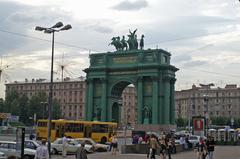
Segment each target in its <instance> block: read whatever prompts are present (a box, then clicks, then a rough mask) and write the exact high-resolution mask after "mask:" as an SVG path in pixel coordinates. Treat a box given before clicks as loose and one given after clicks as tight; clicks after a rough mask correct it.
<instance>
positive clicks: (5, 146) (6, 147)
mask: <svg viewBox="0 0 240 159" xmlns="http://www.w3.org/2000/svg"><path fill="white" fill-rule="evenodd" d="M16 147H17V143H16V142H14V141H0V152H3V153H4V154H5V155H6V156H16V157H17V158H21V154H20V151H17V150H16ZM35 152H36V150H33V149H29V148H24V159H33V158H34V156H35Z"/></svg>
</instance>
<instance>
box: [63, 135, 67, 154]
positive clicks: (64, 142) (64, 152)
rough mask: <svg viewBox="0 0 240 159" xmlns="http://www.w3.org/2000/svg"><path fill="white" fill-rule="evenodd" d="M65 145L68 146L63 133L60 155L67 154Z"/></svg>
mask: <svg viewBox="0 0 240 159" xmlns="http://www.w3.org/2000/svg"><path fill="white" fill-rule="evenodd" d="M67 147H68V139H67V137H66V136H65V135H64V136H63V138H62V156H63V157H66V156H67Z"/></svg>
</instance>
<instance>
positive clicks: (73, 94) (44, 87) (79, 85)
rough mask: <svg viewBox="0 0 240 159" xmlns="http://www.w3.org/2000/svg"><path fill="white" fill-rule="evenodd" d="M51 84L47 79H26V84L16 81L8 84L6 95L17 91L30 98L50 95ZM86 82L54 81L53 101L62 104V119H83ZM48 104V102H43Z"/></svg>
mask: <svg viewBox="0 0 240 159" xmlns="http://www.w3.org/2000/svg"><path fill="white" fill-rule="evenodd" d="M49 85H50V82H49V81H47V80H46V79H32V80H30V81H29V80H28V79H25V81H24V82H18V81H15V82H13V83H8V84H6V94H7V93H8V92H11V91H12V90H16V91H17V92H18V93H19V94H25V95H27V96H28V98H31V97H32V96H33V95H36V94H37V93H38V92H45V93H46V94H49ZM85 93H86V82H85V78H84V77H80V78H77V79H70V78H65V79H64V81H54V83H53V99H56V100H58V101H59V103H60V110H61V114H62V117H63V118H65V119H74V120H76V119H83V118H84V105H85ZM42 102H47V101H42Z"/></svg>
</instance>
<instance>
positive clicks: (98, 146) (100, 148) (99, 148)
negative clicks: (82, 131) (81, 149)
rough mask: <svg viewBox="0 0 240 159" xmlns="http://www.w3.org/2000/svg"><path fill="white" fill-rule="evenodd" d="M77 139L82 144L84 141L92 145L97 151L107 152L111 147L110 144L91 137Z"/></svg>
mask: <svg viewBox="0 0 240 159" xmlns="http://www.w3.org/2000/svg"><path fill="white" fill-rule="evenodd" d="M75 140H76V141H77V142H78V143H80V144H81V143H83V142H84V143H85V144H86V145H92V146H93V150H94V151H97V152H106V151H108V150H109V149H110V146H109V145H105V144H99V143H97V142H95V141H94V140H93V139H91V138H77V139H75Z"/></svg>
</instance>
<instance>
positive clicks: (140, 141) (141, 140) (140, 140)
mask: <svg viewBox="0 0 240 159" xmlns="http://www.w3.org/2000/svg"><path fill="white" fill-rule="evenodd" d="M142 142H143V138H142V136H140V137H139V138H138V144H142Z"/></svg>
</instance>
